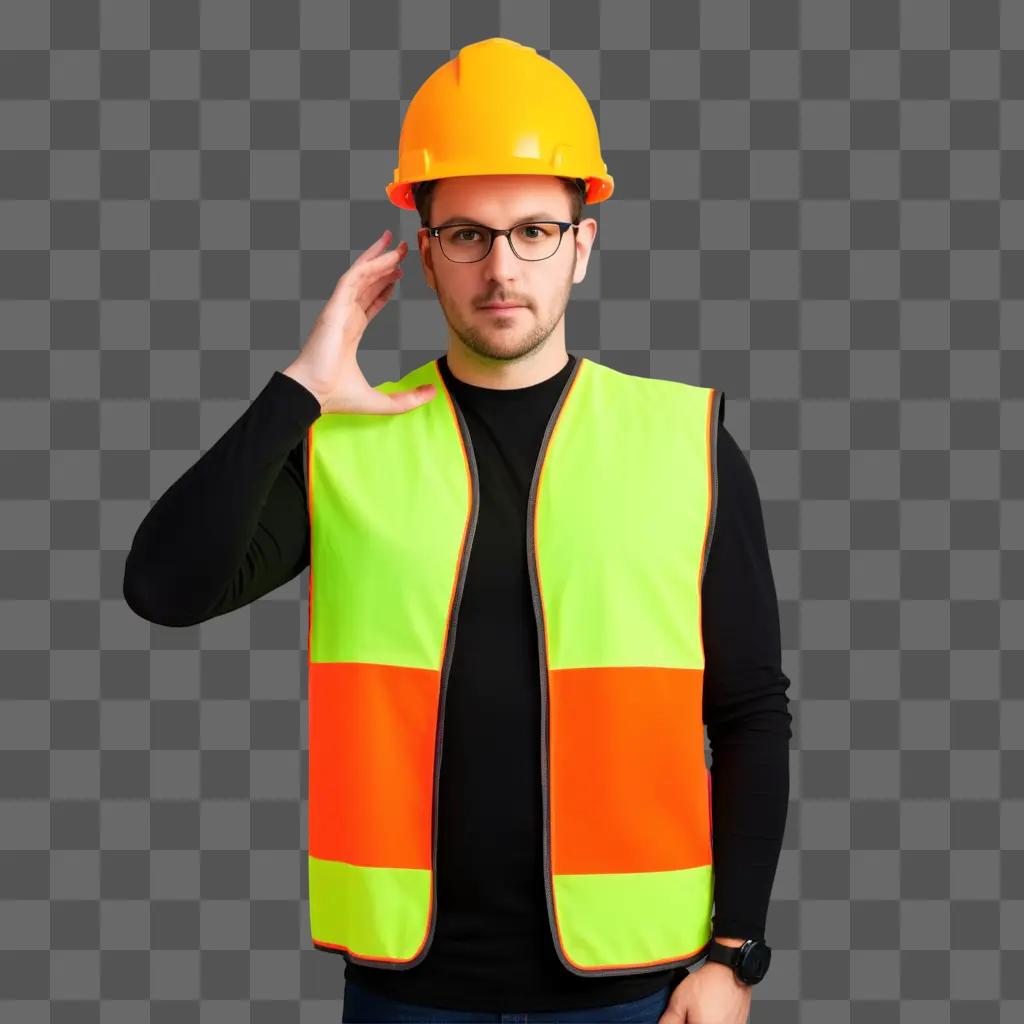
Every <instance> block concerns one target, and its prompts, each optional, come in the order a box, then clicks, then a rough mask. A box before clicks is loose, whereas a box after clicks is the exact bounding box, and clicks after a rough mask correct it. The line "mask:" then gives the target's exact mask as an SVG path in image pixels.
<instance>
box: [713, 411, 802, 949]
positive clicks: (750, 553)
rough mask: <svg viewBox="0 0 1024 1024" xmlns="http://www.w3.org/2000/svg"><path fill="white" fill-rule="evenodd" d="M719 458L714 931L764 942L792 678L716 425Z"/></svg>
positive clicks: (728, 447)
mask: <svg viewBox="0 0 1024 1024" xmlns="http://www.w3.org/2000/svg"><path fill="white" fill-rule="evenodd" d="M717 458H718V504H717V511H716V516H715V524H714V533H713V535H712V538H711V549H710V551H709V554H708V564H707V566H706V569H705V573H704V580H703V589H702V609H703V613H702V621H703V627H702V628H703V637H704V654H705V668H704V689H703V710H704V721H705V723H706V724H707V730H708V741H709V745H710V747H711V753H712V765H711V780H712V781H711V788H712V794H711V807H712V811H711V813H712V833H713V840H712V841H713V863H714V872H715V880H714V889H715V893H714V899H715V914H714V919H713V931H714V934H715V935H719V936H722V937H729V938H741V939H764V937H765V935H764V930H765V922H766V919H767V914H768V905H769V902H770V898H771V888H772V884H773V882H774V878H775V872H776V867H777V864H778V858H779V854H780V852H781V848H782V839H783V833H784V831H785V825H786V815H787V811H788V805H789V740H790V739H791V738H792V730H791V728H790V726H791V721H792V716H791V715H790V713H789V710H788V707H787V705H788V703H789V698H788V697H787V695H786V691H787V688H788V686H789V679H788V678H787V677H786V676H785V674H784V673H783V671H782V664H781V639H780V627H779V608H778V600H777V596H776V592H775V582H774V579H773V576H772V567H771V561H770V557H769V552H768V544H767V540H766V536H765V528H764V520H763V516H762V511H761V503H760V497H759V495H758V490H757V484H756V481H755V479H754V474H753V472H752V470H751V468H750V465H749V463H748V462H747V459H746V457H745V456H744V454H743V452H742V450H741V449H740V447H739V445H738V444H737V443H736V441H735V439H734V438H733V437H732V435H731V434H730V433H729V431H728V430H727V429H726V428H725V426H724V425H723V424H721V423H720V424H719V427H718V453H717Z"/></svg>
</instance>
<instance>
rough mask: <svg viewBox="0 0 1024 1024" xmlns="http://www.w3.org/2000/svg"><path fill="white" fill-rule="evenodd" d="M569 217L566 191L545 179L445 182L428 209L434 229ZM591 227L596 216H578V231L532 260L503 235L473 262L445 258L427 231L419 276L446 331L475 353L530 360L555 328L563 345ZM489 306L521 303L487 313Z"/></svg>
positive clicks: (583, 271) (505, 177) (591, 237)
mask: <svg viewBox="0 0 1024 1024" xmlns="http://www.w3.org/2000/svg"><path fill="white" fill-rule="evenodd" d="M571 219H572V216H571V205H570V201H569V195H568V193H567V192H566V189H565V186H564V185H563V184H562V182H560V181H559V180H558V179H557V178H555V177H551V176H547V175H521V174H508V175H495V174H488V175H473V176H467V177H462V178H444V179H443V180H441V181H440V182H438V184H437V186H436V187H435V189H434V195H433V197H432V206H431V211H430V226H431V227H438V226H440V225H442V224H448V223H456V222H457V223H460V224H461V223H466V224H472V223H475V224H481V225H486V226H488V227H494V228H510V227H512V226H513V225H516V224H521V223H523V222H533V221H545V220H546V221H552V220H559V221H568V220H571ZM596 230H597V222H596V221H595V220H594V219H593V218H586V219H581V221H580V226H579V230H578V232H574V231H573V229H572V228H569V229H568V230H567V231H566V232H565V234H564V235H563V236H562V240H561V242H560V243H559V246H558V249H557V251H556V252H555V254H554V255H553V256H550V257H548V258H547V259H542V260H532V261H528V260H520V259H519V258H518V257H517V256H516V255H515V254H514V253H513V252H512V250H511V249H510V248H509V244H508V239H507V238H506V237H496V238H495V239H494V245H493V246H492V247H491V251H490V252H489V253H488V254H487V256H486V257H485V258H484V259H482V260H478V261H477V262H475V263H454V262H452V261H451V260H449V259H448V258H447V257H446V256H445V255H444V254H443V253H442V252H441V246H440V242H439V240H438V239H437V238H431V237H430V235H429V234H428V233H427V231H426V229H425V228H421V229H420V232H419V236H418V241H419V248H420V257H421V260H422V262H423V267H424V275H425V276H426V279H427V283H428V284H429V285H430V286H431V287H432V288H433V289H434V290H435V291H436V292H437V297H438V301H439V302H440V304H441V310H442V312H443V313H444V316H445V319H446V320H447V321H448V326H449V328H450V330H451V331H452V332H454V334H455V335H456V336H457V337H458V338H459V339H460V340H461V341H462V343H463V344H464V345H465V346H466V347H467V348H469V349H470V350H471V351H473V352H475V353H476V354H477V355H479V356H482V357H484V358H486V359H494V360H497V361H511V360H515V359H519V358H522V357H523V356H526V355H529V354H530V353H531V352H533V351H534V350H535V349H538V348H539V347H540V346H541V345H543V344H544V342H545V341H546V340H547V339H548V338H549V337H551V336H552V335H553V334H554V333H555V332H556V331H557V332H558V336H559V337H560V338H561V339H562V342H563V344H564V331H565V327H564V321H563V317H564V315H565V308H566V306H567V305H568V303H569V294H570V292H571V291H572V286H573V284H577V283H579V282H580V281H582V280H583V278H584V277H585V276H586V271H587V262H588V260H589V258H590V250H591V247H592V245H593V241H594V235H595V233H596ZM464 237H466V236H464ZM494 302H501V303H506V302H514V303H519V304H520V306H519V308H517V309H507V310H488V309H485V308H484V307H485V306H486V305H487V304H488V303H494Z"/></svg>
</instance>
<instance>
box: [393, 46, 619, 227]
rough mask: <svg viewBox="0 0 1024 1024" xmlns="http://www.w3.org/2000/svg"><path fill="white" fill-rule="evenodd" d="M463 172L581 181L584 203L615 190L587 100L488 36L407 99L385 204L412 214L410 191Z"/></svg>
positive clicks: (553, 71)
mask: <svg viewBox="0 0 1024 1024" xmlns="http://www.w3.org/2000/svg"><path fill="white" fill-rule="evenodd" d="M468 174H553V175H557V176H558V177H563V178H579V179H582V180H583V181H585V182H586V193H585V197H584V202H587V203H600V202H603V201H604V200H605V199H607V198H608V197H609V196H610V195H611V194H612V190H613V188H614V187H615V181H614V179H613V178H612V176H611V175H610V174H609V173H608V165H607V164H606V163H605V162H604V160H603V159H602V158H601V142H600V139H599V137H598V131H597V122H596V120H595V119H594V112H593V111H592V110H591V108H590V103H589V102H588V100H587V97H586V96H585V95H584V94H583V92H582V91H581V90H580V87H579V86H578V85H577V84H576V83H575V82H574V81H573V80H572V79H571V78H570V77H569V75H567V74H566V73H565V72H564V71H563V70H562V69H561V68H560V67H559V66H558V65H557V64H555V63H554V62H553V61H550V60H548V59H547V57H542V56H541V55H540V54H539V53H537V51H536V50H535V49H534V48H533V47H532V46H524V45H523V44H522V43H517V42H516V41H515V40H513V39H505V38H502V37H501V36H494V37H492V38H490V39H482V40H480V41H479V42H476V43H470V44H468V45H467V46H463V47H462V49H460V50H459V53H458V56H456V57H453V58H452V59H451V60H450V61H448V63H446V64H442V65H441V67H439V68H438V69H437V70H436V71H435V72H433V74H431V75H430V77H429V78H428V79H427V80H426V81H425V82H424V83H423V84H422V85H421V86H420V87H419V89H418V90H417V91H416V95H415V96H413V98H412V99H411V100H410V101H409V107H408V109H407V110H406V112H405V118H404V120H403V121H402V131H401V135H400V136H399V140H398V166H397V167H396V168H395V172H394V178H393V180H392V181H391V183H390V184H389V185H386V186H385V191H386V192H387V196H388V199H390V200H391V202H392V203H394V204H395V206H398V207H401V208H402V209H403V210H415V209H416V203H415V202H414V201H413V195H412V186H413V185H414V184H415V183H416V182H419V181H428V180H431V179H433V178H455V177H461V176H465V175H468Z"/></svg>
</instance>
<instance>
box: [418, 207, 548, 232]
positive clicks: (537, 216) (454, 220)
mask: <svg viewBox="0 0 1024 1024" xmlns="http://www.w3.org/2000/svg"><path fill="white" fill-rule="evenodd" d="M534 220H559V218H558V217H556V216H554V214H551V213H548V212H547V211H546V210H542V211H541V212H540V213H528V214H527V215H526V216H525V217H520V218H519V219H518V220H517V221H516V224H523V223H525V222H526V221H534ZM452 224H477V225H479V226H480V227H484V225H483V224H481V223H480V221H478V220H475V219H474V218H472V217H464V216H462V215H459V216H456V217H449V218H448V219H447V220H446V221H445V222H444V223H443V224H435V225H434V227H436V228H446V227H449V226H450V225H452Z"/></svg>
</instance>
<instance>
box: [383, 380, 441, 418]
mask: <svg viewBox="0 0 1024 1024" xmlns="http://www.w3.org/2000/svg"><path fill="white" fill-rule="evenodd" d="M436 394H437V387H436V386H435V385H433V384H421V385H420V386H419V387H416V388H413V389H412V390H411V391H400V392H398V393H397V394H392V395H391V396H390V399H391V407H392V409H394V411H395V412H408V411H409V410H410V409H415V408H417V407H418V406H421V405H425V404H426V403H427V402H429V401H430V400H431V399H433V398H434V397H435V395H436Z"/></svg>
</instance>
